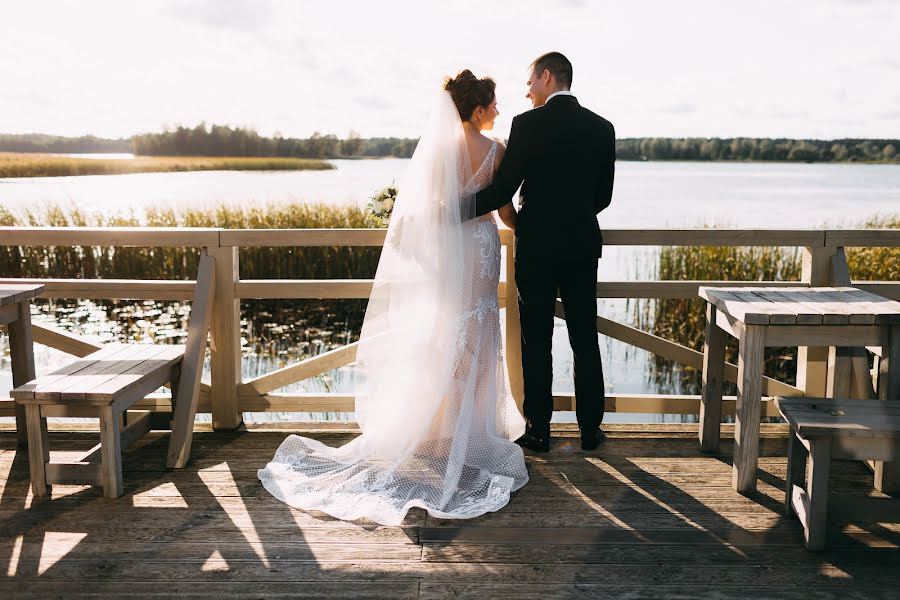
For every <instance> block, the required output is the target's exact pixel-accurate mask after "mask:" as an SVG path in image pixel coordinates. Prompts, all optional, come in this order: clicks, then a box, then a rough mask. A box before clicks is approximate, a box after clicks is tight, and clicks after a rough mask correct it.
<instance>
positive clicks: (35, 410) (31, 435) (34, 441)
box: [25, 404, 50, 497]
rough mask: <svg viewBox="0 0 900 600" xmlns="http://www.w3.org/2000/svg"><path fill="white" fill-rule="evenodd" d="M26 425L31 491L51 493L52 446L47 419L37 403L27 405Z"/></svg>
mask: <svg viewBox="0 0 900 600" xmlns="http://www.w3.org/2000/svg"><path fill="white" fill-rule="evenodd" d="M25 425H26V428H27V430H28V468H29V470H30V471H31V491H32V493H33V494H34V495H35V496H36V497H37V496H47V495H49V494H50V486H49V485H47V463H48V462H50V446H49V441H48V439H47V419H45V418H43V417H41V407H40V405H37V404H28V405H26V406H25Z"/></svg>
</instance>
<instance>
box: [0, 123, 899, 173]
mask: <svg viewBox="0 0 900 600" xmlns="http://www.w3.org/2000/svg"><path fill="white" fill-rule="evenodd" d="M417 142H418V140H417V139H415V138H396V137H389V138H363V137H360V136H359V135H357V134H355V133H351V134H350V135H348V136H347V137H346V138H338V137H337V136H336V135H333V134H328V135H322V134H320V133H314V134H313V135H312V136H310V137H308V138H293V137H282V136H280V135H275V136H272V137H265V136H261V135H259V133H257V132H256V131H254V130H253V129H250V128H244V127H228V126H225V125H212V126H207V125H206V124H203V123H201V124H200V125H197V126H196V127H177V128H175V129H170V130H166V131H163V132H160V133H144V134H139V135H135V136H132V137H131V138H129V139H103V138H98V137H94V136H82V137H61V136H50V135H43V134H26V135H10V134H0V152H49V153H59V154H70V153H88V152H132V153H134V154H136V155H141V156H262V157H297V158H318V159H328V158H365V157H388V156H390V157H397V158H409V157H410V156H412V153H413V151H414V150H415V148H416V144H417ZM898 151H900V140H890V139H836V140H812V139H787V138H779V139H772V138H663V137H656V138H623V139H619V140H617V141H616V157H617V158H618V159H619V160H700V161H728V160H734V161H789V162H885V163H900V152H898Z"/></svg>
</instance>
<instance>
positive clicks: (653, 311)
mask: <svg viewBox="0 0 900 600" xmlns="http://www.w3.org/2000/svg"><path fill="white" fill-rule="evenodd" d="M862 227H866V228H900V216H894V217H874V218H870V219H869V220H867V221H866V222H865V223H863V224H862ZM846 253H847V264H848V267H849V270H850V275H851V277H852V278H853V279H859V280H894V281H896V280H898V279H900V249H898V248H847V249H846ZM800 271H801V255H800V251H799V249H798V248H778V247H691V246H675V247H663V248H661V249H660V252H659V256H658V258H657V265H656V278H657V279H660V280H691V279H700V280H703V279H712V280H724V281H797V280H799V279H800ZM635 317H636V321H637V323H638V326H639V327H641V328H642V329H645V330H648V331H651V332H653V333H654V334H656V335H659V336H661V337H664V338H667V339H670V340H673V341H675V342H678V343H679V344H683V345H685V346H688V347H690V348H693V349H694V350H698V351H700V350H702V349H703V338H704V328H705V325H706V305H705V302H703V301H702V300H700V299H686V300H677V299H657V300H649V301H645V302H639V303H637V304H636V305H635ZM725 352H726V358H727V359H728V360H730V361H732V362H734V361H736V357H737V342H736V340H733V339H731V338H730V337H729V339H728V342H727V344H726V349H725ZM765 358H766V364H765V372H766V374H767V375H769V376H772V377H777V378H778V379H781V380H783V381H786V382H788V383H794V382H795V381H796V361H797V349H796V348H767V349H766V353H765ZM649 377H650V378H651V379H652V380H653V381H654V382H655V383H657V384H658V385H659V386H660V387H661V388H663V389H667V390H669V391H676V392H679V393H692V394H696V393H699V389H700V373H699V372H698V371H697V370H695V369H691V368H687V367H686V368H681V367H680V366H678V365H675V364H674V363H673V362H672V361H669V360H666V359H663V358H660V357H658V356H655V357H654V359H653V360H652V361H651V371H650V373H649ZM729 387H730V388H731V389H730V390H729V391H730V393H733V391H734V388H733V386H729Z"/></svg>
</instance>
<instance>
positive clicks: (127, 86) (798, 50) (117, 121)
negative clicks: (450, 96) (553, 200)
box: [0, 0, 900, 139]
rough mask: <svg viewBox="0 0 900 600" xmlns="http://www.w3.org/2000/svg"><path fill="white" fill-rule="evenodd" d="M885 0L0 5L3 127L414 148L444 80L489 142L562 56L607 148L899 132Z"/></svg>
mask: <svg viewBox="0 0 900 600" xmlns="http://www.w3.org/2000/svg"><path fill="white" fill-rule="evenodd" d="M898 36H900V1H897V0H886V1H880V0H780V1H768V0H754V1H748V0H743V1H737V0H709V1H706V0H678V1H677V2H676V1H672V0H631V1H625V0H619V1H616V2H608V1H591V0H543V1H532V0H482V1H480V2H476V1H467V0H457V1H454V0H444V1H441V2H427V1H423V0H418V1H395V0H378V1H374V2H373V1H371V0H368V1H357V2H350V1H344V0H328V1H322V0H317V1H315V2H312V1H306V0H178V1H174V0H141V1H140V2H123V1H121V0H114V1H106V0H81V1H78V2H75V1H63V0H28V1H25V0H0V132H3V133H32V132H40V133H50V134H57V135H83V134H93V135H98V136H102V137H127V136H130V135H132V134H134V133H140V132H148V131H159V130H161V129H162V128H163V127H173V126H176V125H187V126H193V125H196V124H197V123H200V122H206V123H218V124H227V125H232V126H247V127H252V128H255V129H256V130H257V131H259V132H260V133H262V134H264V135H273V134H276V133H277V134H281V135H284V136H294V137H306V136H309V135H311V134H312V133H313V132H316V131H318V132H320V133H323V134H328V133H333V134H336V135H337V136H339V137H346V136H347V135H348V134H349V133H350V132H351V131H355V132H357V133H359V134H361V135H362V136H363V137H370V136H371V137H374V136H398V137H415V136H417V135H418V134H419V131H420V129H421V127H422V124H423V123H424V120H425V118H426V116H427V113H428V109H429V107H430V106H431V103H432V102H433V98H434V95H435V94H436V93H439V90H440V86H441V82H442V79H443V77H444V76H445V75H452V74H455V73H456V72H457V71H459V70H461V69H463V68H469V69H472V70H473V71H474V72H475V73H476V74H477V75H479V76H482V75H490V76H491V77H493V78H494V79H495V80H496V82H497V100H498V108H499V109H500V113H501V114H500V117H499V118H498V120H497V123H496V127H495V131H494V135H497V136H499V137H505V136H506V135H507V134H508V132H509V126H510V121H511V119H512V117H513V116H514V115H516V114H518V113H520V112H523V111H525V110H528V109H529V108H530V104H529V102H528V101H527V100H526V99H525V97H524V94H525V82H526V80H527V76H528V69H527V67H528V65H529V63H530V62H531V61H532V60H533V59H534V58H536V57H537V56H539V55H540V54H542V53H544V52H546V51H550V50H558V51H561V52H563V53H564V54H566V55H567V56H568V57H569V59H570V60H571V61H572V63H573V65H574V78H573V79H574V81H573V87H572V91H573V92H574V93H575V94H576V95H577V96H578V98H579V101H580V102H581V103H582V104H583V105H584V106H587V107H588V108H590V109H592V110H594V111H595V112H597V113H599V114H601V115H603V116H604V117H606V118H607V119H609V120H610V121H612V122H613V123H614V124H615V126H616V131H617V135H618V136H619V137H643V136H667V137H736V136H746V137H795V138H826V139H829V138H841V137H870V138H900V52H898V51H897V48H898V46H897V40H898Z"/></svg>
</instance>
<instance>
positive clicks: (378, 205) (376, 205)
mask: <svg viewBox="0 0 900 600" xmlns="http://www.w3.org/2000/svg"><path fill="white" fill-rule="evenodd" d="M383 210H384V203H383V202H382V201H381V200H379V199H377V198H376V199H375V201H374V202H373V203H372V212H374V213H375V214H376V215H380V214H381V212H382V211H383Z"/></svg>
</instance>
